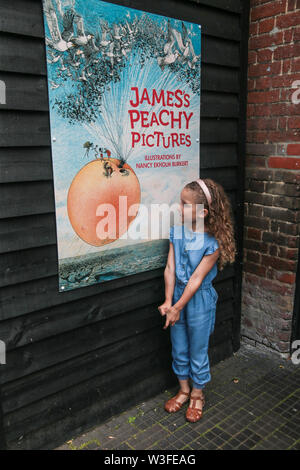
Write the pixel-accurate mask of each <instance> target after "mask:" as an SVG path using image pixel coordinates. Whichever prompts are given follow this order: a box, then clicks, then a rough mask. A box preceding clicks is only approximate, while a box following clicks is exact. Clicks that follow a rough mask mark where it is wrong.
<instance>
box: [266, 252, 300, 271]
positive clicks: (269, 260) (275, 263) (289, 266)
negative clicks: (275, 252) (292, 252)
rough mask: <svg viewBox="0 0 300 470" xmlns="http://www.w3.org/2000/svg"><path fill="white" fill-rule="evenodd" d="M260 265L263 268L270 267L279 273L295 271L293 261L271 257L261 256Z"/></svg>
mask: <svg viewBox="0 0 300 470" xmlns="http://www.w3.org/2000/svg"><path fill="white" fill-rule="evenodd" d="M261 264H262V265H263V266H272V268H274V269H277V270H279V271H292V272H293V271H295V270H296V263H294V262H293V261H286V260H283V259H281V258H274V257H273V256H268V255H264V254H262V255H261Z"/></svg>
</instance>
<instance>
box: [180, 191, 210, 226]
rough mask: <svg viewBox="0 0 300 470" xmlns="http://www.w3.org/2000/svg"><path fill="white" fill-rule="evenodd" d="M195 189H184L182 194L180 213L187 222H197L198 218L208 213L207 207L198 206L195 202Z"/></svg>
mask: <svg viewBox="0 0 300 470" xmlns="http://www.w3.org/2000/svg"><path fill="white" fill-rule="evenodd" d="M193 196H194V194H193V191H191V190H189V189H183V190H182V191H181V194H180V213H181V217H182V221H183V222H186V223H190V224H191V223H195V222H196V221H197V219H199V218H203V217H205V216H206V214H207V213H208V211H207V209H202V210H200V208H199V207H198V210H197V206H196V203H195V202H194V197H193Z"/></svg>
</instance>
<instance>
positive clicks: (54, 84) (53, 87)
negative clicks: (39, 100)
mask: <svg viewBox="0 0 300 470" xmlns="http://www.w3.org/2000/svg"><path fill="white" fill-rule="evenodd" d="M50 85H51V88H52V90H55V88H58V87H59V85H58V84H57V83H55V82H53V81H52V80H50Z"/></svg>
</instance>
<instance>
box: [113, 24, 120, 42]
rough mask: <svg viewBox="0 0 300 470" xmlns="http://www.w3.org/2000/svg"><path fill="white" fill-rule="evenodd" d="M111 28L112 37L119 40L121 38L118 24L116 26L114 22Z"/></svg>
mask: <svg viewBox="0 0 300 470" xmlns="http://www.w3.org/2000/svg"><path fill="white" fill-rule="evenodd" d="M113 30H114V34H113V38H114V39H116V40H117V41H118V40H120V39H121V36H120V26H118V25H117V24H114V25H113Z"/></svg>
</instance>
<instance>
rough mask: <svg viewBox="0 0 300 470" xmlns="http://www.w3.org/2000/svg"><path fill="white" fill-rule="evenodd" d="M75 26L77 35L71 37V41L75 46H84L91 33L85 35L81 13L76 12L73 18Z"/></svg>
mask: <svg viewBox="0 0 300 470" xmlns="http://www.w3.org/2000/svg"><path fill="white" fill-rule="evenodd" d="M74 22H75V23H76V28H77V36H75V37H73V38H71V42H72V43H73V44H74V45H76V46H84V45H85V44H87V43H88V41H89V40H90V39H91V37H92V36H91V34H88V35H87V36H86V34H85V32H84V25H83V18H82V16H81V15H78V14H76V16H75V18H74Z"/></svg>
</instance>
